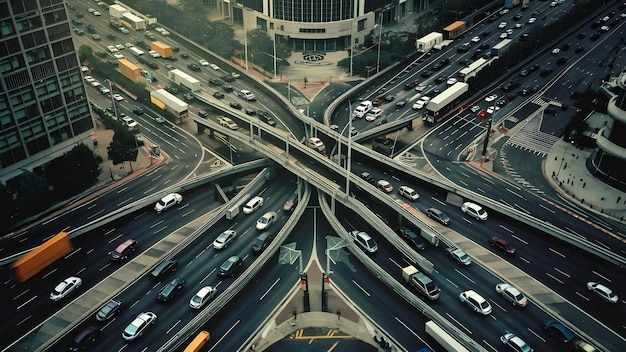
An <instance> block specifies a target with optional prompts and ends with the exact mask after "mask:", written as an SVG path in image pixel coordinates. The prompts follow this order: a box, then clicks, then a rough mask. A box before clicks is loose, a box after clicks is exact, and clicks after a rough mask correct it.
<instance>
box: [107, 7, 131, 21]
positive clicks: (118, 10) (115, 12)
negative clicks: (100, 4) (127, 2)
mask: <svg viewBox="0 0 626 352" xmlns="http://www.w3.org/2000/svg"><path fill="white" fill-rule="evenodd" d="M127 12H128V9H127V8H125V7H124V6H121V5H118V4H115V5H111V6H109V15H111V17H116V18H120V17H122V15H123V14H125V13H127Z"/></svg>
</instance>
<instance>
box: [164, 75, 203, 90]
mask: <svg viewBox="0 0 626 352" xmlns="http://www.w3.org/2000/svg"><path fill="white" fill-rule="evenodd" d="M167 76H168V77H169V79H171V80H172V81H174V82H175V83H176V84H179V85H181V86H183V87H185V88H188V89H189V90H191V91H192V92H197V91H199V90H200V81H198V80H197V79H195V78H193V77H192V76H190V75H188V74H187V73H185V72H183V71H181V70H179V69H174V70H170V71H168V72H167Z"/></svg>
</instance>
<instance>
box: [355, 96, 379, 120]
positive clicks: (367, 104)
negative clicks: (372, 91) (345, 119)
mask: <svg viewBox="0 0 626 352" xmlns="http://www.w3.org/2000/svg"><path fill="white" fill-rule="evenodd" d="M372 107H374V104H372V102H371V101H369V100H363V101H362V102H361V104H359V106H357V107H356V108H355V109H354V112H353V113H352V116H353V117H358V118H363V116H365V114H367V113H368V112H369V111H370V110H372Z"/></svg>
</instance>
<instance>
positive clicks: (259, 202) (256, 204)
mask: <svg viewBox="0 0 626 352" xmlns="http://www.w3.org/2000/svg"><path fill="white" fill-rule="evenodd" d="M262 206H263V198H262V197H258V196H257V197H254V198H252V199H250V200H249V201H248V203H246V205H244V206H243V213H244V214H252V213H253V212H254V211H255V210H257V209H259V208H260V207H262Z"/></svg>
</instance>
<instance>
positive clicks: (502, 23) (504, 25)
mask: <svg viewBox="0 0 626 352" xmlns="http://www.w3.org/2000/svg"><path fill="white" fill-rule="evenodd" d="M505 27H506V22H500V24H499V25H498V28H500V29H502V28H505Z"/></svg>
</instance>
